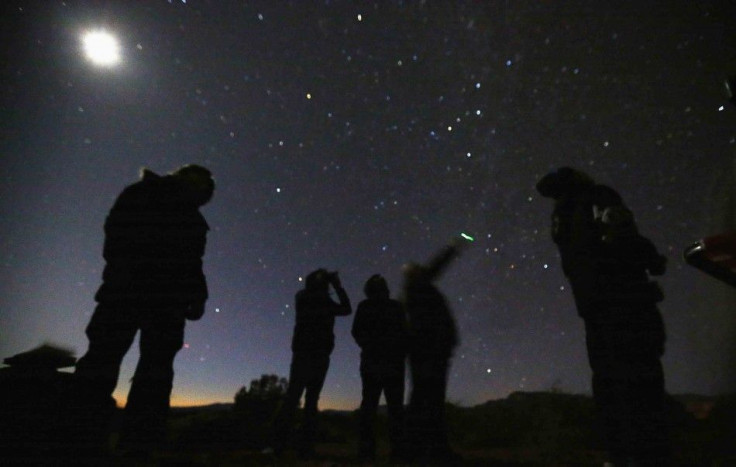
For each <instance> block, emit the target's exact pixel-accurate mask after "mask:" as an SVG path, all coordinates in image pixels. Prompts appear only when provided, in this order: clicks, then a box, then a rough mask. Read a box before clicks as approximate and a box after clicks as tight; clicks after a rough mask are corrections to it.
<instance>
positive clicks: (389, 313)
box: [352, 297, 407, 360]
mask: <svg viewBox="0 0 736 467" xmlns="http://www.w3.org/2000/svg"><path fill="white" fill-rule="evenodd" d="M406 331H407V330H406V320H405V318H404V307H403V306H402V304H401V303H400V302H399V301H397V300H394V299H391V298H388V297H378V298H367V299H365V300H363V301H362V302H360V303H359V304H358V308H357V311H356V312H355V321H354V322H353V329H352V334H353V337H354V338H355V341H356V342H357V343H358V345H359V346H360V349H361V355H362V356H363V357H367V358H371V359H375V360H386V359H391V358H403V356H404V355H405V353H406V347H407V342H406V339H407V332H406Z"/></svg>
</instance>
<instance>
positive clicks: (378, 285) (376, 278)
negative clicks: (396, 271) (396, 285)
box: [363, 274, 390, 299]
mask: <svg viewBox="0 0 736 467" xmlns="http://www.w3.org/2000/svg"><path fill="white" fill-rule="evenodd" d="M363 292H365V296H366V297H368V298H372V299H386V298H389V295H390V292H389V290H388V284H387V283H386V279H384V278H383V276H381V275H380V274H373V275H372V276H371V277H369V278H368V280H367V281H366V282H365V285H364V286H363Z"/></svg>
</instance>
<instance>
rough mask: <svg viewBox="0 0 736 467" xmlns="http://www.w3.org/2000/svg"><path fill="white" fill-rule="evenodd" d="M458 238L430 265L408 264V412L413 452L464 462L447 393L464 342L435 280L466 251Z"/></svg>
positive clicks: (408, 432) (406, 300) (415, 456)
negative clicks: (450, 424)
mask: <svg viewBox="0 0 736 467" xmlns="http://www.w3.org/2000/svg"><path fill="white" fill-rule="evenodd" d="M462 245H463V242H462V241H454V242H453V243H451V244H450V245H448V246H446V247H444V248H443V249H442V250H440V252H439V253H438V254H436V255H435V256H434V257H433V258H432V259H431V260H430V262H429V263H428V264H427V265H419V264H414V263H412V264H409V265H407V266H405V268H404V302H405V308H406V313H407V317H408V321H409V370H410V375H411V394H410V397H409V407H408V410H407V422H406V423H407V427H406V431H407V432H406V436H407V444H408V446H407V447H408V450H409V452H408V455H409V456H412V457H414V458H415V459H419V460H421V459H427V460H433V461H440V462H451V461H456V460H458V458H459V456H458V455H457V454H456V453H455V452H453V451H452V449H451V448H450V445H449V443H448V439H447V428H446V424H445V396H446V392H447V372H448V370H449V364H450V358H451V357H452V353H453V350H454V349H455V347H456V346H457V345H458V342H459V341H458V334H457V329H456V327H455V320H454V318H453V316H452V312H451V310H450V307H449V305H448V304H447V301H446V300H445V297H444V296H443V295H442V293H441V292H440V291H439V290H438V289H437V287H436V286H435V285H434V283H433V282H434V281H435V280H436V279H437V278H438V277H439V276H440V274H441V273H442V272H443V271H444V270H445V268H446V267H447V266H448V265H449V263H450V261H451V260H452V259H454V258H455V257H456V256H457V255H458V254H459V252H460V248H461V246H462Z"/></svg>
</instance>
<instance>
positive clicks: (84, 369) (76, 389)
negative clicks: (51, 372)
mask: <svg viewBox="0 0 736 467" xmlns="http://www.w3.org/2000/svg"><path fill="white" fill-rule="evenodd" d="M137 330H138V324H137V317H136V310H133V309H131V308H129V307H123V306H117V307H113V306H109V305H104V304H99V305H98V306H97V308H96V309H95V312H94V314H93V315H92V319H91V320H90V323H89V325H88V326H87V329H86V334H87V338H88V339H89V347H88V349H87V352H86V353H85V354H84V356H83V357H82V358H80V359H79V361H78V362H77V364H76V368H75V371H74V375H73V377H72V381H73V383H72V394H71V396H70V400H69V405H70V406H71V407H70V411H71V412H72V413H73V414H74V415H73V418H74V423H71V424H70V430H71V431H73V433H70V435H69V436H70V438H72V439H73V438H76V439H77V440H78V441H79V443H80V449H82V450H84V451H85V452H88V453H89V455H97V454H95V453H104V452H105V451H106V450H107V448H108V446H107V440H108V437H109V425H110V420H111V418H112V415H113V413H114V411H115V407H116V403H115V400H114V399H113V397H112V393H113V391H114V390H115V387H116V386H117V382H118V376H119V373H120V365H121V363H122V361H123V357H125V354H126V353H127V351H128V349H129V348H130V346H131V344H132V343H133V340H134V338H135V334H136V332H137Z"/></svg>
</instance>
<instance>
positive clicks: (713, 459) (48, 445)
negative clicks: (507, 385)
mask: <svg viewBox="0 0 736 467" xmlns="http://www.w3.org/2000/svg"><path fill="white" fill-rule="evenodd" d="M32 352H33V353H32V354H31V355H30V356H28V355H25V356H22V358H11V359H6V360H5V363H6V364H8V363H10V364H11V366H9V367H6V368H2V369H0V397H2V400H3V402H4V403H3V404H2V406H0V407H2V408H1V409H0V412H1V413H0V440H1V441H0V463H2V464H3V465H8V464H17V463H32V464H55V463H58V462H59V461H60V460H63V459H68V460H69V459H72V460H74V461H75V462H84V461H85V460H86V461H89V462H91V463H98V462H100V461H101V459H80V458H79V457H78V455H77V454H76V452H77V451H76V450H77V448H78V446H76V445H75V439H74V426H73V420H74V418H75V414H74V411H73V404H72V405H70V404H69V402H70V401H73V394H70V393H69V385H68V383H69V376H70V375H69V374H68V373H64V372H61V371H58V368H60V367H63V366H66V365H67V364H68V363H69V355H66V354H64V352H63V351H62V352H53V351H52V352H49V349H48V348H45V349H44V348H38V349H34V351H32ZM39 354H40V355H44V358H40V359H39V358H37V357H38V355H39ZM16 357H17V356H16ZM40 362H46V363H40ZM53 362H55V363H53ZM264 376H265V377H266V380H264V379H263V378H262V379H261V380H254V382H252V383H251V388H250V389H249V390H245V388H241V390H240V391H238V392H237V394H236V396H235V397H234V402H233V403H232V404H211V405H207V406H201V407H182V408H176V407H175V408H173V409H172V411H171V415H170V417H169V427H168V439H167V444H166V445H165V446H164V447H162V448H161V449H160V450H159V451H157V452H156V453H155V454H154V457H153V459H152V460H151V465H159V464H169V463H172V464H182V463H184V464H189V465H213V466H214V465H218V466H219V465H274V464H277V465H298V464H300V462H298V460H297V459H296V458H295V457H294V455H293V453H286V454H285V456H284V457H281V458H279V459H276V458H274V456H273V454H272V453H271V452H269V451H268V448H269V444H270V441H271V438H270V436H271V429H270V428H271V423H272V421H273V417H274V414H275V412H276V411H277V410H278V407H279V404H280V402H281V397H282V395H283V388H284V382H283V380H280V379H278V378H276V379H273V378H272V376H273V375H264ZM269 378H270V379H269ZM254 383H255V384H254ZM669 405H670V410H669V413H670V426H671V427H672V436H673V439H674V446H675V458H676V460H677V461H678V463H679V464H680V465H736V446H734V445H733V439H736V424H734V423H733V420H734V419H736V395H734V394H732V395H724V396H719V397H709V396H700V395H682V396H674V397H671V398H670V404H669ZM121 413H122V410H121V409H118V410H117V413H116V417H115V420H114V421H113V425H112V431H113V434H112V436H111V444H114V442H115V437H116V431H117V429H118V424H119V419H120V415H121ZM595 420H596V417H595V407H594V403H593V401H592V399H591V397H589V396H586V395H577V394H565V393H561V392H558V391H552V392H516V393H512V394H510V395H509V396H508V397H506V398H504V399H499V400H491V401H487V402H485V403H483V404H479V405H476V406H473V407H460V406H457V405H453V404H448V405H447V423H448V427H449V435H450V442H451V445H452V446H453V447H454V448H455V449H456V450H457V451H458V452H460V453H461V454H462V456H463V458H464V462H463V465H526V466H543V465H544V466H553V465H581V466H585V465H591V466H593V465H602V463H603V462H604V460H605V453H604V451H603V443H602V440H601V439H600V437H599V436H598V432H599V430H598V428H597V426H596V421H595ZM377 430H378V436H377V438H378V442H379V444H378V459H377V463H378V464H379V465H381V464H386V463H387V462H388V448H389V447H388V445H387V439H388V436H387V424H386V415H385V411H384V410H379V415H378V421H377ZM357 433H358V413H357V410H355V411H331V410H326V411H322V413H321V416H320V428H319V433H318V444H317V454H318V458H317V460H316V461H312V462H304V463H302V465H351V464H352V465H354V464H356V463H357V461H356V452H357ZM104 461H105V462H106V463H112V464H113V465H128V464H126V460H125V459H124V458H120V459H119V458H113V459H104ZM131 465H132V464H131Z"/></svg>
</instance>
